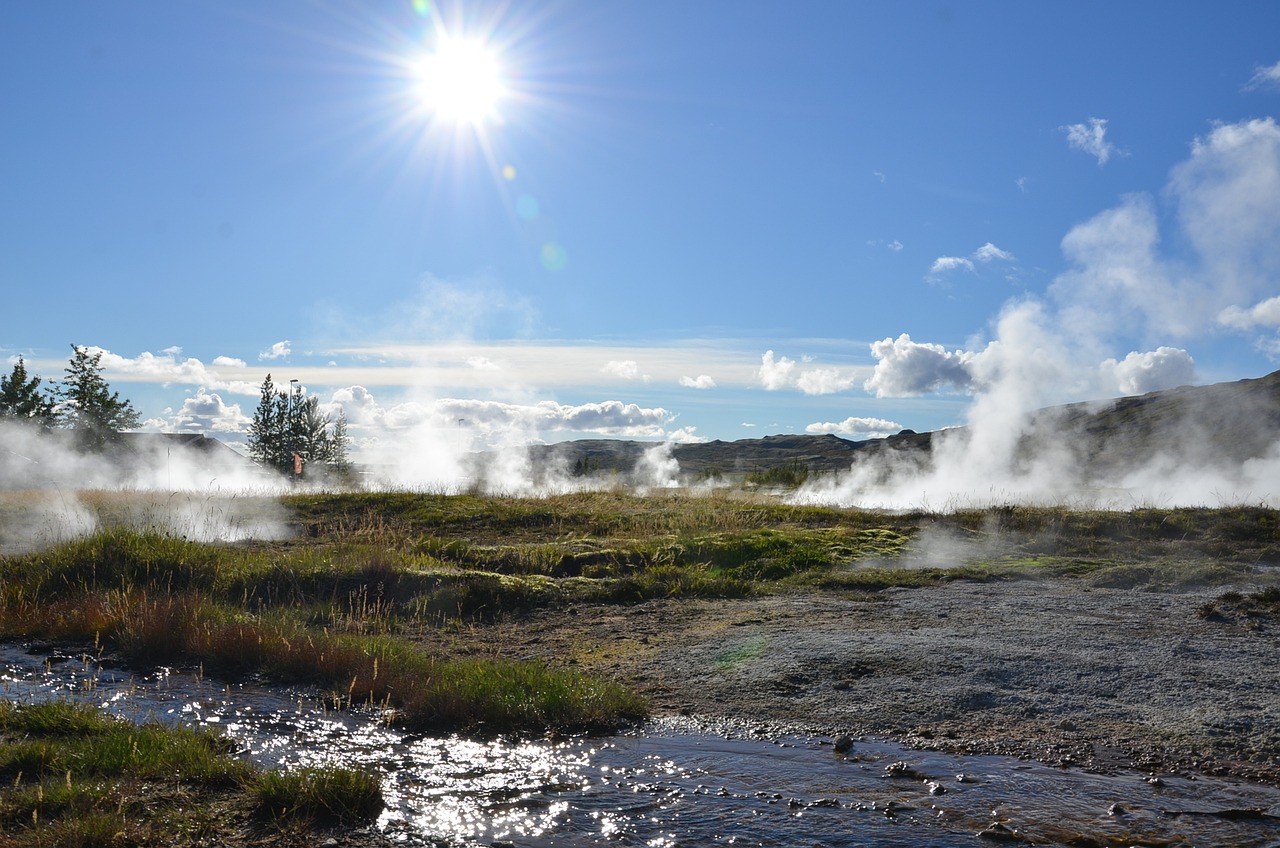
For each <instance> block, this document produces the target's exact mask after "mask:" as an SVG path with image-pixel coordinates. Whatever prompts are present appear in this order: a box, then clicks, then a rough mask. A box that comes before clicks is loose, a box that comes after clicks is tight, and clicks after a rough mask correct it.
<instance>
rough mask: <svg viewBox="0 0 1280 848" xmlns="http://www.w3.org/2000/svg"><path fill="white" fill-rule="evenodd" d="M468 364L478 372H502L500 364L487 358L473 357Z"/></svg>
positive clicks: (468, 359) (468, 360)
mask: <svg viewBox="0 0 1280 848" xmlns="http://www.w3.org/2000/svg"><path fill="white" fill-rule="evenodd" d="M467 364H468V365H470V366H471V367H472V368H474V369H476V370H477V371H501V370H502V369H501V368H500V367H499V366H498V363H496V362H494V361H493V360H492V359H490V358H489V357H487V356H471V357H468V358H467Z"/></svg>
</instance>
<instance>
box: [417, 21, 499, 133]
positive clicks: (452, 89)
mask: <svg viewBox="0 0 1280 848" xmlns="http://www.w3.org/2000/svg"><path fill="white" fill-rule="evenodd" d="M417 71H418V91H419V94H420V96H421V98H422V104H423V105H424V106H425V107H426V108H427V109H428V110H429V111H430V112H431V113H432V114H433V115H434V116H436V117H438V118H440V119H442V120H445V121H450V122H453V123H461V124H473V125H475V124H480V123H483V122H484V121H486V120H491V119H493V118H495V117H497V113H496V107H497V105H498V102H499V101H500V100H501V99H502V96H503V94H504V93H505V91H504V87H503V83H502V69H501V67H499V65H498V60H497V57H496V56H495V55H494V53H493V51H492V50H490V49H489V48H488V47H487V46H486V45H485V44H483V43H482V42H479V41H463V40H459V39H453V38H447V37H446V38H441V39H440V42H439V44H438V46H437V48H436V50H435V52H434V53H431V54H429V55H427V56H425V57H424V58H423V59H422V61H421V63H420V64H419V65H418V69H417Z"/></svg>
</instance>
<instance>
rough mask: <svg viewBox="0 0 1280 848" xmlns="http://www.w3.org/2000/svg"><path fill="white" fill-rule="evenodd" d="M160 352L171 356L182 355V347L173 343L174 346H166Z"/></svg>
mask: <svg viewBox="0 0 1280 848" xmlns="http://www.w3.org/2000/svg"><path fill="white" fill-rule="evenodd" d="M160 352H161V353H165V354H168V355H169V356H181V355H182V348H180V347H178V346H177V345H173V346H172V347H166V348H165V349H164V350H162V351H160Z"/></svg>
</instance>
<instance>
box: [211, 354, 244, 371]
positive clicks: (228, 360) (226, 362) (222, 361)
mask: <svg viewBox="0 0 1280 848" xmlns="http://www.w3.org/2000/svg"><path fill="white" fill-rule="evenodd" d="M213 365H214V367H215V368H245V367H247V363H246V362H245V361H244V360H243V359H236V358H235V357H234V356H215V357H214V358H213Z"/></svg>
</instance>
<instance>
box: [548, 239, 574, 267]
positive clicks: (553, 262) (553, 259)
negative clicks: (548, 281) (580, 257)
mask: <svg viewBox="0 0 1280 848" xmlns="http://www.w3.org/2000/svg"><path fill="white" fill-rule="evenodd" d="M568 264H569V254H568V253H566V252H565V249H564V247H563V246H562V245H559V244H556V243H555V242H553V241H549V242H547V243H546V244H544V245H543V246H542V267H543V268H546V269H547V270H548V271H563V270H564V267H565V266H566V265H568Z"/></svg>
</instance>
